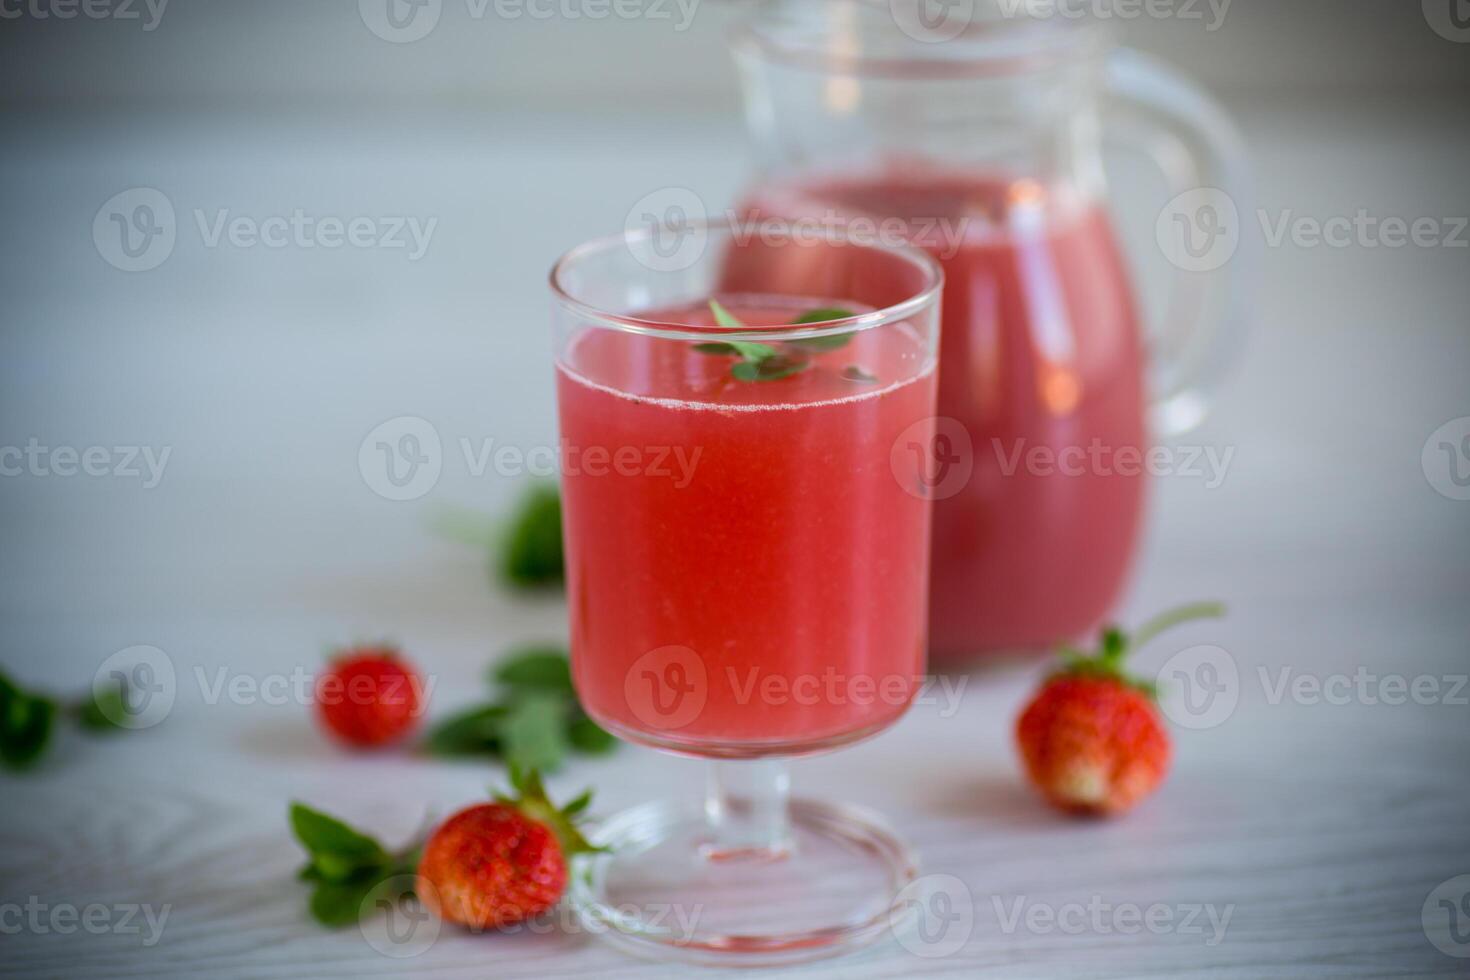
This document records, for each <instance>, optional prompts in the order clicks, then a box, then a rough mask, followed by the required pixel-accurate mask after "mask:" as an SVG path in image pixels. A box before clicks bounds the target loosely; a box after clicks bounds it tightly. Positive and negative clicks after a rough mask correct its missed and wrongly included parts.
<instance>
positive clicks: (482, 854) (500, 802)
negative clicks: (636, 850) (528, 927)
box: [417, 768, 600, 929]
mask: <svg viewBox="0 0 1470 980" xmlns="http://www.w3.org/2000/svg"><path fill="white" fill-rule="evenodd" d="M511 785H512V787H513V788H514V789H515V791H516V794H517V795H516V796H513V797H512V796H506V795H503V794H497V795H496V796H495V799H494V801H493V802H490V803H480V804H476V805H475V806H471V807H468V808H466V809H464V810H461V811H459V812H458V813H456V814H454V815H453V816H452V817H450V818H449V819H448V820H446V821H445V822H444V823H443V824H441V825H440V826H439V828H438V829H437V830H435V831H434V833H433V834H432V835H431V836H430V837H429V840H428V843H427V844H425V845H424V852H423V857H422V858H421V859H420V861H419V867H418V881H419V887H418V889H417V891H418V895H419V899H420V901H422V902H423V903H424V904H425V905H426V906H427V907H428V908H429V909H430V911H432V912H434V913H436V914H437V915H439V916H440V917H441V918H444V919H447V920H449V921H450V922H457V923H459V924H460V925H464V926H468V927H470V928H471V929H494V928H500V927H504V926H511V925H515V924H516V923H519V922H523V921H525V920H526V919H529V918H533V917H535V916H537V915H541V914H542V913H544V912H547V911H548V910H550V909H551V908H552V907H553V906H555V905H556V903H557V902H558V901H560V899H561V896H562V893H563V892H564V891H565V890H566V886H567V859H568V858H569V857H571V856H572V855H574V854H581V853H588V852H593V851H597V850H600V848H595V847H593V846H592V845H591V844H590V843H588V841H587V839H586V838H585V837H583V836H582V834H581V832H580V831H579V830H578V829H577V826H576V820H577V817H578V816H579V815H580V814H581V813H582V812H583V811H585V810H586V809H587V806H588V804H590V803H591V801H592V794H591V793H590V792H588V793H583V794H582V795H581V796H579V797H577V798H576V799H575V800H573V801H572V802H571V803H568V804H567V805H566V806H563V807H557V806H556V805H554V804H553V803H552V802H551V800H550V799H549V798H548V797H547V795H546V790H545V788H544V787H543V786H542V785H541V777H540V775H539V774H538V773H537V772H535V771H534V770H532V771H531V772H529V773H526V774H524V775H523V774H522V773H521V772H520V770H519V769H515V768H513V769H512V771H511Z"/></svg>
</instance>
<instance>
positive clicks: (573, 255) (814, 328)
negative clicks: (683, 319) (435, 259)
mask: <svg viewBox="0 0 1470 980" xmlns="http://www.w3.org/2000/svg"><path fill="white" fill-rule="evenodd" d="M687 227H689V228H691V229H702V230H704V231H705V232H706V234H709V235H710V236H711V237H713V236H714V235H715V234H720V233H723V234H725V235H726V236H730V237H733V236H734V233H735V231H736V229H737V228H738V229H750V234H751V236H752V237H755V236H756V235H758V234H761V233H762V229H761V222H759V221H752V222H749V223H746V224H739V225H734V226H731V225H729V224H727V223H725V222H716V221H711V220H708V219H706V220H701V221H691V222H689V224H688V226H687ZM654 231H655V229H653V228H638V229H629V230H625V231H623V232H621V233H614V234H611V235H604V236H602V237H600V238H593V239H591V240H590V241H586V242H583V243H582V244H580V245H577V246H575V247H573V248H571V249H569V250H568V251H566V252H565V253H563V254H562V256H561V257H560V258H558V259H557V260H556V263H555V264H554V265H553V266H552V267H551V274H550V276H549V277H548V281H549V283H550V286H551V294H552V297H553V298H554V299H555V300H556V302H557V304H558V305H559V306H560V307H561V308H562V309H564V310H566V311H567V312H568V313H571V314H573V315H574V316H576V317H578V318H579V319H581V320H583V321H585V322H588V323H591V324H594V325H596V326H598V327H602V328H605V329H609V330H619V331H622V332H623V333H634V334H641V335H643V336H647V337H661V338H664V339H668V340H692V341H706V340H710V339H712V338H718V339H722V340H774V341H789V340H814V339H817V338H820V337H833V336H837V335H839V334H851V333H861V332H866V331H868V330H876V329H878V328H879V327H884V326H888V325H889V324H892V323H897V322H900V321H903V320H907V319H909V318H910V317H912V316H914V315H915V314H917V313H919V312H920V311H921V310H923V309H924V308H925V307H926V306H929V305H931V304H933V303H934V302H936V301H937V300H938V299H939V295H940V293H941V292H943V290H944V268H943V267H942V266H941V265H940V264H939V262H938V261H937V260H936V259H935V258H934V257H933V256H931V255H930V254H929V253H928V252H926V251H924V250H923V249H921V248H919V247H918V246H915V245H907V244H905V245H890V244H885V243H882V242H860V241H854V240H853V239H852V238H850V237H844V236H843V235H841V234H838V235H837V240H836V241H835V242H834V241H833V239H832V237H831V235H832V233H834V232H838V231H839V229H837V228H836V227H835V226H827V227H826V228H824V232H825V233H826V237H824V238H823V239H822V241H823V242H827V243H832V244H834V245H835V247H839V248H866V249H871V250H873V251H877V252H886V253H888V254H889V255H892V256H894V257H895V258H898V259H901V260H903V261H905V262H907V263H909V264H910V265H911V266H913V267H915V268H917V269H919V270H920V271H921V272H922V273H923V275H924V286H923V288H922V289H920V290H919V291H918V292H916V293H914V294H913V295H911V296H909V297H908V298H906V299H903V300H901V301H899V302H897V303H893V304H890V305H888V306H885V307H882V308H880V309H876V310H871V311H869V312H867V313H859V314H857V315H856V316H850V317H844V318H842V319H840V320H825V321H823V322H821V323H817V324H810V325H805V324H803V325H797V324H776V325H774V326H769V327H745V328H743V329H739V330H734V329H731V328H729V327H721V326H719V325H718V324H714V325H710V326H697V325H694V324H684V323H670V322H668V321H666V320H655V319H651V318H649V317H646V316H639V315H637V314H629V313H617V312H614V311H612V310H604V309H600V308H598V307H597V306H594V305H592V304H591V303H586V302H584V301H582V300H580V299H577V298H576V297H575V296H573V295H572V293H571V291H570V290H569V289H568V288H567V287H566V284H565V275H566V273H567V271H568V270H569V269H570V268H571V267H572V266H573V265H574V264H576V263H577V262H579V261H582V260H585V259H588V258H590V257H592V256H594V255H598V254H601V253H604V252H606V251H607V250H608V249H610V248H621V247H627V246H628V244H629V243H631V242H637V241H648V240H651V239H652V237H653V235H654ZM764 233H765V234H769V232H764ZM791 247H793V248H807V247H810V246H809V245H807V244H803V243H801V242H798V241H796V240H795V238H794V236H793V239H792V242H791ZM654 271H655V270H650V272H654ZM771 295H779V294H771ZM829 298H831V299H837V297H829Z"/></svg>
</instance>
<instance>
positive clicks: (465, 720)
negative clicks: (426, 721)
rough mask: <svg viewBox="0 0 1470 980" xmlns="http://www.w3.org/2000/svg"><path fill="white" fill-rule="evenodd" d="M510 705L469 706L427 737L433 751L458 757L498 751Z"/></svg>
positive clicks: (437, 727)
mask: <svg viewBox="0 0 1470 980" xmlns="http://www.w3.org/2000/svg"><path fill="white" fill-rule="evenodd" d="M507 711H508V709H507V708H506V707H505V705H503V704H487V705H482V706H480V707H476V708H470V709H468V710H466V711H462V712H460V713H459V714H456V715H451V716H450V717H449V718H447V719H445V720H444V721H442V722H440V723H439V724H438V725H435V726H434V727H433V728H432V729H431V730H430V731H429V735H428V738H427V739H425V741H424V748H425V750H427V751H428V752H429V753H430V754H431V755H438V756H446V757H451V758H452V757H456V756H467V755H499V754H500V750H501V744H500V726H501V724H502V723H503V722H504V721H505V716H506V713H507Z"/></svg>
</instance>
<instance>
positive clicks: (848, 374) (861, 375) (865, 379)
mask: <svg viewBox="0 0 1470 980" xmlns="http://www.w3.org/2000/svg"><path fill="white" fill-rule="evenodd" d="M842 377H843V378H845V379H846V380H848V381H856V382H859V383H860V384H867V385H870V384H874V383H876V382H877V380H878V378H877V376H876V375H872V374H869V373H868V372H866V371H864V370H863V369H862V368H860V367H858V366H857V365H856V364H853V365H850V366H849V367H848V368H847V369H846V370H844V371H843V372H842Z"/></svg>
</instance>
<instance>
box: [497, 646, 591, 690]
mask: <svg viewBox="0 0 1470 980" xmlns="http://www.w3.org/2000/svg"><path fill="white" fill-rule="evenodd" d="M492 679H493V680H494V681H495V682H496V683H497V684H504V685H506V686H508V687H515V688H527V689H531V690H540V691H548V692H561V693H564V694H567V695H570V694H572V667H571V663H570V662H569V661H568V659H567V655H566V653H565V652H563V651H562V650H558V649H556V648H554V647H531V648H528V649H525V650H520V651H517V652H515V653H512V654H511V655H510V656H509V657H508V658H507V659H505V660H503V661H501V662H500V663H499V664H497V665H496V666H495V668H494V672H493V674H492Z"/></svg>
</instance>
